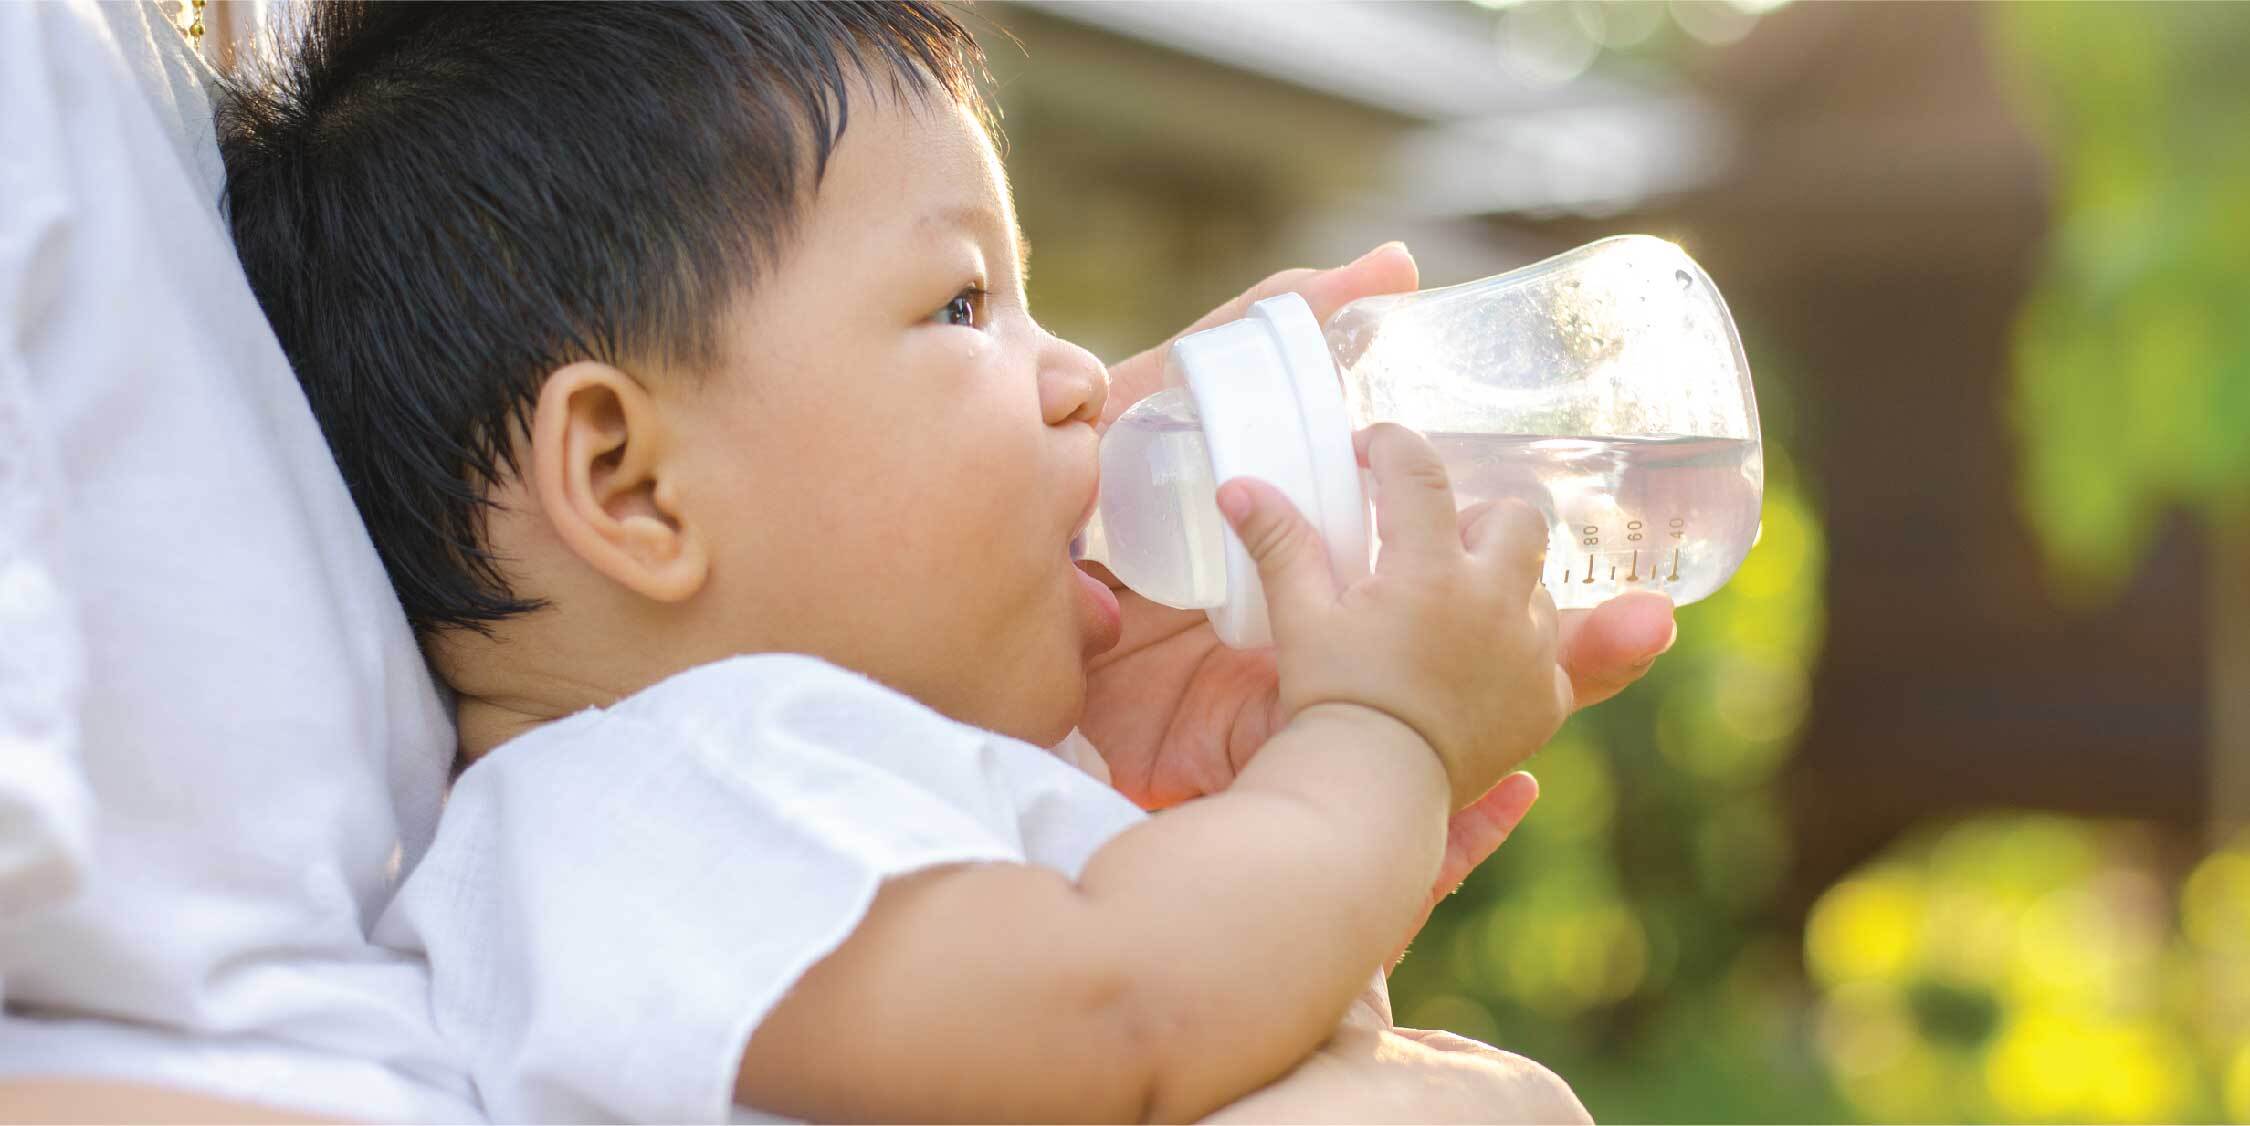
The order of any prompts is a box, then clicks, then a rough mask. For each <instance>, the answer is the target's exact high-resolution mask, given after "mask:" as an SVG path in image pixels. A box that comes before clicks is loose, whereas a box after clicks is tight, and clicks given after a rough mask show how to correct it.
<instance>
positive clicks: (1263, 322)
mask: <svg viewBox="0 0 2250 1126" xmlns="http://www.w3.org/2000/svg"><path fill="white" fill-rule="evenodd" d="M1165 378H1166V381H1167V383H1168V384H1169V385H1170V386H1169V388H1168V389H1167V390H1165V391H1162V392H1159V393H1157V394H1155V395H1151V396H1149V397H1148V398H1146V399H1144V400H1142V401H1141V402H1139V403H1136V404H1134V406H1133V407H1132V409H1130V410H1128V411H1126V412H1125V413H1124V414H1123V415H1122V416H1120V417H1119V418H1118V419H1117V421H1116V423H1115V424H1113V425H1112V426H1111V427H1110V429H1109V431H1108V433H1107V434H1106V435H1105V436H1104V437H1103V440H1102V447H1101V462H1102V478H1101V481H1102V484H1101V498H1100V501H1099V503H1098V506H1097V508H1096V512H1095V516H1094V520H1093V522H1092V523H1091V524H1089V525H1088V527H1087V529H1086V534H1085V536H1084V538H1083V540H1082V541H1081V542H1080V543H1079V544H1078V545H1076V550H1077V554H1078V557H1079V558H1082V559H1092V560H1097V561H1099V562H1101V563H1103V564H1105V565H1106V566H1108V567H1109V569H1110V570H1111V572H1112V573H1114V574H1115V575H1116V576H1117V577H1118V579H1119V580H1121V581H1123V582H1124V583H1125V585H1127V586H1129V587H1131V588H1132V589H1133V590H1135V591H1136V592H1138V593H1140V594H1141V595H1143V596H1144V597H1147V598H1149V599H1151V600H1153V601H1156V602H1161V603H1164V604H1165V605H1168V606H1176V607H1180V608H1182V609H1199V610H1205V611H1207V612H1208V613H1209V614H1210V617H1211V622H1212V624H1213V625H1214V626H1215V627H1216V628H1217V631H1218V634H1219V637H1220V639H1221V640H1223V641H1225V642H1226V643H1227V644H1229V645H1234V646H1249V645H1262V644H1267V643H1268V642H1269V641H1270V640H1271V634H1270V632H1269V631H1268V628H1267V623H1266V613H1265V595H1264V592H1263V590H1262V589H1261V588H1260V587H1259V585H1258V573H1257V568H1256V565H1255V564H1253V563H1252V562H1251V560H1250V557H1249V555H1248V553H1246V552H1245V551H1244V550H1243V548H1242V544H1241V541H1239V540H1238V539H1236V538H1235V535H1234V533H1233V531H1232V529H1230V528H1228V527H1227V524H1226V521H1225V519H1224V518H1223V517H1221V516H1220V515H1219V510H1218V505H1217V502H1216V500H1215V497H1214V494H1215V493H1216V491H1217V486H1218V483H1219V482H1222V481H1226V480H1229V479H1231V478H1233V477H1236V476H1241V475H1248V476H1254V477H1258V478H1260V479H1262V480H1265V481H1267V482H1270V483H1272V484H1273V485H1274V486H1276V487H1277V488H1279V489H1281V491H1282V492H1283V493H1284V494H1286V495H1287V496H1288V497H1289V499H1290V500H1291V501H1292V502H1293V503H1294V504H1295V505H1296V506H1297V510H1298V511H1299V512H1301V513H1303V514H1304V515H1305V518H1306V519H1307V520H1309V521H1311V522H1312V524H1313V526H1314V527H1316V528H1318V529H1319V531H1320V533H1321V536H1322V537H1323V539H1324V540H1325V541H1326V544H1327V547H1328V552H1329V562H1330V564H1331V566H1332V567H1333V569H1334V571H1335V573H1336V577H1337V580H1338V581H1339V582H1340V583H1348V582H1351V581H1353V580H1355V579H1357V578H1359V577H1361V576H1364V575H1366V574H1367V573H1368V570H1369V564H1370V561H1371V559H1372V558H1373V552H1374V548H1375V544H1374V543H1373V542H1372V529H1373V522H1372V521H1371V519H1370V518H1369V510H1368V501H1367V489H1368V486H1369V484H1370V483H1371V479H1369V478H1364V477H1363V475H1362V472H1361V470H1360V469H1359V467H1358V464H1357V462H1356V461H1355V459H1354V457H1353V454H1352V445H1351V435H1352V431H1354V430H1355V429H1357V428H1360V427H1364V426H1366V425H1368V424H1370V423H1373V422H1378V421H1389V422H1396V423H1400V424H1402V425H1405V426H1408V427H1411V428H1413V429H1415V430H1418V431H1420V432H1422V433H1423V434H1424V435H1426V436H1427V437H1428V438H1429V439H1430V441H1431V442H1432V443H1433V444H1434V445H1435V446H1436V447H1437V450H1438V453H1439V455H1440V456H1441V457H1442V458H1443V459H1444V461H1445V467H1446V471H1447V473H1448V475H1449V476H1450V477H1451V479H1452V482H1453V490H1454V494H1455V497H1456V500H1457V501H1458V503H1460V504H1461V505H1462V506H1464V507H1466V506H1468V505H1470V504H1474V503H1476V502H1479V501H1483V500H1490V499H1497V498H1502V497H1514V498H1518V499H1521V500H1523V501H1526V502H1528V503H1530V504H1531V505H1532V506H1533V507H1535V508H1537V509H1538V510H1539V511H1540V512H1541V513H1542V514H1543V515H1545V516H1546V518H1547V525H1548V544H1547V562H1546V571H1545V574H1544V576H1543V581H1544V582H1545V585H1546V587H1547V590H1548V591H1549V592H1550V593H1552V594H1553V595H1554V599H1555V604H1556V605H1557V606H1560V607H1563V608H1566V609H1567V608H1571V607H1585V606H1592V605H1595V604H1596V603H1599V602H1601V601H1603V600H1604V599H1607V598H1609V597H1611V596H1612V595H1615V594H1618V593H1621V592H1623V591H1628V590H1636V589H1647V590H1660V591H1663V592H1665V593H1667V594H1669V595H1671V596H1672V599H1673V601H1675V602H1678V603H1683V604H1684V603H1688V602H1693V601H1695V600H1696V599H1699V598H1702V597H1704V596H1706V595H1708V594H1710V593H1711V592H1712V591H1714V590H1717V589H1718V588H1719V587H1720V586H1721V585H1722V584H1724V583H1725V582H1726V581H1727V579H1728V578H1729V577H1730V576H1732V575H1733V574H1734V571H1735V568H1736V567H1738V566H1740V565H1741V563H1742V559H1743V557H1744V556H1745V555H1746V554H1748V553H1749V550H1750V546H1751V544H1752V542H1753V541H1754V540H1755V539H1756V536H1757V532H1758V514H1759V505H1760V503H1761V501H1762V499H1763V496H1764V491H1765V461H1764V455H1763V447H1762V446H1761V444H1760V441H1759V436H1758V405H1757V400H1756V399H1755V397H1754V396H1753V394H1752V392H1751V387H1750V367H1749V364H1748V362H1747V361H1745V360H1744V359H1743V355H1742V343H1741V340H1740V339H1739V337H1738V336H1737V335H1736V333H1735V328H1734V320H1733V318H1732V317H1730V316H1729V315H1728V314H1727V307H1726V303H1725V302H1724V301H1723V300H1722V299H1721V298H1720V297H1719V291H1718V290H1717V289H1716V288H1715V287H1713V285H1712V284H1711V279H1710V278H1709V277H1708V276H1706V275H1705V274H1704V272H1703V270H1702V268H1701V267H1699V266H1697V265H1696V264H1695V262H1694V261H1693V260H1691V259H1690V258H1689V257H1688V256H1687V254H1686V253H1685V252H1683V251H1681V250H1680V248H1679V247H1677V246H1674V245H1672V244H1671V243H1668V242H1665V241H1663V240H1662V239H1656V238H1650V237H1648V236H1645V235H1625V236H1621V237H1617V238H1608V239H1603V240H1601V241H1600V242H1596V243H1592V244H1589V245H1587V246H1582V247H1579V248H1578V249H1576V250H1572V251H1569V252H1568V253H1565V254H1561V255H1557V256H1556V257H1553V258H1550V259H1547V260H1546V261H1544V262H1540V263H1537V264H1535V265H1531V266H1526V267H1524V268H1522V269H1520V270H1515V271H1512V272H1510V273H1506V274H1501V275H1499V276H1497V277H1490V278H1485V279H1484V280H1482V281H1474V282H1469V283H1467V284H1465V285H1456V286H1449V287H1446V288H1443V289H1429V290H1423V291H1421V292H1418V293H1407V294H1399V295H1395V296H1386V297H1371V298H1367V299H1364V300H1360V301H1355V302H1353V303H1351V304H1350V305H1347V306H1345V307H1344V308H1343V309H1341V310H1339V311H1338V312H1337V313H1336V315H1335V316H1334V317H1333V318H1331V319H1330V320H1329V322H1328V325H1327V328H1326V329H1325V331H1324V330H1323V329H1322V327H1321V325H1320V324H1319V322H1318V321H1316V320H1315V319H1314V317H1313V315H1312V311H1311V309H1310V308H1309V307H1308V306H1307V305H1306V304H1305V302H1304V299H1303V298H1301V297H1299V296H1297V295H1296V294H1293V293H1292V294H1284V295H1282V296H1280V297H1274V298H1270V299H1268V300H1265V301H1261V302H1259V303H1257V304H1256V305H1255V306H1253V307H1252V309H1251V312H1250V315H1249V316H1247V317H1244V318H1243V319H1241V320H1238V321H1234V322H1231V323H1228V324H1224V325H1220V326H1219V327H1217V328H1212V329H1207V330H1205V331H1203V332H1199V333H1195V334H1193V335H1191V336H1186V337H1182V338H1181V339H1180V340H1179V341H1178V342H1177V343H1176V344H1174V345H1173V347H1172V350H1171V352H1170V354H1169V355H1168V356H1167V358H1166V362H1165Z"/></svg>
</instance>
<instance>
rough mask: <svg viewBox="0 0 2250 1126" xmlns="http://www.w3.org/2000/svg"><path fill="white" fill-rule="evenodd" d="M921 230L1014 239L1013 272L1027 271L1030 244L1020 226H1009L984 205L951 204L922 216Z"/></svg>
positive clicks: (1013, 224) (1000, 216) (999, 214)
mask: <svg viewBox="0 0 2250 1126" xmlns="http://www.w3.org/2000/svg"><path fill="white" fill-rule="evenodd" d="M920 223H921V225H923V226H944V227H956V228H959V229H961V230H965V231H969V232H971V233H986V232H992V231H1000V232H1005V233H1006V234H1009V235H1012V236H1014V239H1013V241H1014V243H1015V249H1016V268H1017V269H1018V270H1025V269H1028V268H1029V267H1030V265H1031V240H1030V239H1029V238H1026V237H1024V233H1023V225H1022V224H1021V223H1009V222H1007V221H1006V220H1005V219H1004V218H1003V217H1002V215H1001V213H1000V212H999V211H997V210H994V209H993V208H992V207H991V206H989V205H986V204H981V203H979V204H954V205H951V206H947V207H940V208H938V209H937V210H934V211H929V212H925V213H924V214H923V216H922V218H921V220H920Z"/></svg>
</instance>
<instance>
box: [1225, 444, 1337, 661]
mask: <svg viewBox="0 0 2250 1126" xmlns="http://www.w3.org/2000/svg"><path fill="white" fill-rule="evenodd" d="M1218 500H1219V512H1220V513H1221V514H1223V515H1224V516H1225V517H1226V518H1227V523H1229V524H1231V525H1233V526H1234V534H1235V535H1236V536H1237V537H1239V538H1240V539H1241V540H1242V547H1243V550H1245V551H1247V552H1249V554H1250V559H1251V561H1252V562H1254V563H1256V564H1257V565H1258V582H1259V584H1260V585H1261V586H1263V587H1265V591H1266V611H1267V614H1268V617H1269V620H1271V621H1272V623H1273V628H1274V634H1275V636H1276V637H1279V636H1280V635H1281V634H1282V633H1283V632H1285V631H1289V630H1293V629H1294V628H1295V627H1296V625H1297V623H1300V622H1303V621H1305V620H1306V619H1307V618H1309V617H1311V616H1313V615H1316V614H1318V613H1319V612H1320V611H1321V610H1322V609H1324V608H1325V607H1327V606H1328V605H1329V604H1330V603H1332V602H1334V601H1335V600H1336V577H1335V574H1334V573H1333V572H1332V571H1330V570H1329V567H1328V549H1327V547H1326V546H1325V545H1324V544H1323V543H1322V542H1321V538H1320V532H1319V531H1318V530H1316V529H1315V528H1314V527H1313V526H1312V525H1311V524H1310V523H1308V522H1307V521H1306V520H1305V518H1304V515H1303V514H1302V513H1299V512H1298V511H1297V506H1296V505H1294V504H1291V503H1289V498H1288V497H1286V496H1283V495H1282V493H1281V490H1279V489H1276V488H1274V487H1273V486H1272V485H1269V484H1267V483H1266V482H1264V481H1260V480H1258V479H1257V478H1255V477H1236V478H1234V479H1232V480H1230V481H1228V482H1227V483H1226V484H1223V485H1221V486H1219V495H1218Z"/></svg>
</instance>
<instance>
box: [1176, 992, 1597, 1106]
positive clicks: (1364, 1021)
mask: <svg viewBox="0 0 2250 1126" xmlns="http://www.w3.org/2000/svg"><path fill="white" fill-rule="evenodd" d="M1203 1121H1205V1122H1211V1123H1217V1122H1307V1123H1319V1122H1591V1121H1592V1119H1591V1118H1590V1117H1588V1116H1587V1114H1586V1108H1585V1106H1584V1105H1582V1104H1581V1103H1579V1101H1578V1096H1577V1095H1575V1094H1572V1093H1571V1090H1570V1085H1569V1084H1567V1083H1565V1082H1563V1081H1562V1079H1561V1078H1559V1077H1557V1076H1556V1075H1555V1073H1554V1072H1551V1071H1549V1070H1547V1069H1546V1068H1544V1067H1541V1066H1539V1065H1538V1064H1536V1063H1533V1062H1532V1061H1530V1060H1527V1059H1525V1058H1523V1057H1522V1056H1519V1055H1515V1054H1514V1053H1511V1052H1503V1051H1501V1050H1500V1049H1498V1048H1495V1047H1492V1046H1491V1045H1489V1044H1480V1043H1478V1042H1477V1041H1475V1040H1471V1039H1469V1038H1468V1037H1466V1036H1457V1035H1455V1034H1453V1033H1451V1032H1435V1031H1425V1030H1422V1029H1415V1028H1393V1027H1391V1022H1390V1014H1389V1012H1388V1011H1387V1004H1386V1006H1384V1007H1383V1008H1381V1009H1378V1008H1377V1007H1376V1006H1375V1005H1372V1004H1367V1003H1362V1004H1361V1005H1358V1006H1355V1007H1354V1008H1353V1010H1352V1012H1351V1013H1350V1014H1349V1015H1347V1016H1346V1017H1345V1018H1344V1023H1343V1026H1342V1027H1341V1028H1339V1029H1338V1030H1337V1032H1336V1035H1335V1036H1334V1037H1333V1038H1331V1039H1330V1040H1329V1041H1328V1043H1326V1044H1323V1045H1321V1048H1320V1050H1319V1051H1317V1052H1315V1053H1313V1054H1312V1055H1311V1056H1310V1057H1308V1058H1307V1059H1306V1060H1305V1061H1304V1062H1303V1063H1301V1064H1298V1065H1297V1067H1296V1068H1295V1069H1294V1070H1292V1071H1290V1073H1289V1074H1287V1075H1284V1076H1282V1077H1281V1078H1280V1079H1278V1080H1275V1081H1274V1082H1272V1083H1270V1084H1268V1085H1266V1086H1265V1087H1262V1088H1260V1089H1258V1090H1256V1091H1253V1092H1251V1093H1250V1094H1248V1095H1245V1096H1243V1097H1242V1098H1240V1099H1237V1100H1236V1101H1234V1102H1232V1103H1229V1104H1228V1105H1226V1106H1224V1107H1221V1108H1220V1109H1219V1111H1218V1112H1217V1113H1216V1114H1213V1115H1211V1116H1210V1117H1208V1118H1205V1119H1204V1120H1203Z"/></svg>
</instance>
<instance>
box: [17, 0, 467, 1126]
mask: <svg viewBox="0 0 2250 1126" xmlns="http://www.w3.org/2000/svg"><path fill="white" fill-rule="evenodd" d="M207 73H208V72H207V70H205V69H204V68H203V67H202V66H201V64H200V62H199V61H198V60H197V59H195V57H194V56H193V55H192V54H191V53H190V52H188V51H187V49H186V48H185V46H184V45H183V44H182V42H181V40H180V37H179V33H178V32H177V31H176V30H174V29H173V28H172V27H171V26H169V25H168V24H167V23H166V22H165V20H164V17H163V16H162V15H161V14H159V13H157V12H156V11H155V9H154V8H153V6H150V5H146V4H139V5H124V4H106V5H102V4H93V3H89V2H86V0H74V2H71V3H64V4H28V5H21V4H0V106H5V107H7V108H6V114H7V125H6V129H5V133H6V141H7V153H6V155H5V157H0V999H4V1000H5V1002H6V1009H5V1011H4V1013H0V1074H26V1073H47V1074H71V1075H80V1076H95V1077H114V1078H127V1079H138V1080H143V1081H149V1082H156V1083H168V1084H173V1085H177V1086H184V1087H188V1088H191V1089H195V1090H199V1091H206V1092H210V1093H213V1094H217V1095H222V1096H232V1097H234V1098H239V1099H248V1100H253V1101H264V1102H268V1103H273V1104H277V1105H281V1106H285V1107H290V1108H294V1109H299V1110H304V1111H307V1112H314V1113H322V1112H325V1113H328V1114H333V1115H338V1116H344V1117H359V1118H369V1119H377V1120H383V1119H394V1120H396V1119H459V1118H464V1117H469V1116H473V1115H474V1114H475V1111H476V1107H475V1102H474V1100H473V1097H472V1096H471V1095H470V1094H469V1093H468V1090H467V1085H466V1083H465V1082H464V1081H463V1080H462V1079H461V1077H460V1076H459V1074H458V1071H457V1069H454V1068H452V1067H451V1066H450V1064H449V1062H448V1061H446V1060H445V1059H443V1058H442V1057H441V1056H440V1055H439V1054H438V1048H437V1039H436V1033H435V1030H434V1028H433V1027H432V1026H431V1024H430V1020H429V1012H428V1006H427V969H426V967H425V966H424V965H423V963H422V962H421V960H420V959H419V958H417V957H414V956H410V955H402V954H400V953H398V952H396V951H389V950H384V949H382V948H380V947H377V946H375V945H374V944H372V943H370V942H369V941H368V937H367V935H368V930H369V929H370V928H371V927H372V925H373V923H374V920H375V917H376V914H377V913H378V912H379V911H380V910H381V908H382V907H383V905H384V904H385V903H387V902H388V901H389V899H390V895H391V892H392V890H393V889H394V887H395V881H396V874H397V873H398V872H399V871H400V870H401V869H402V868H411V867H412V865H413V863H414V861H415V859H416V857H417V856H418V855H419V853H420V852H421V850H422V847H423V846H424V845H425V844H426V843H427V842H428V840H429V837H430V834H431V833H432V832H433V830H434V826H435V824H436V821H437V813H438V806H439V802H440V800H441V795H442V793H443V788H444V785H445V779H446V771H447V769H448V766H449V764H450V760H451V758H452V744H453V737H452V732H451V729H450V724H449V723H448V720H447V716H446V714H445V710H444V708H443V706H442V703H441V701H440V698H439V695H438V693H437V690H436V688H435V686H434V685H433V683H432V682H431V679H430V677H429V674H428V672H427V670H426V669H425V668H424V667H423V664H422V662H421V659H420V656H419V654H418V653H417V651H416V649H415V646H414V641H413V638H412V636H411V635H410V633H409V631H408V628H407V624H406V619H405V616H404V615H403V614H402V613H401V612H400V610H399V606H398V601H397V599H396V597H395V596H393V595H392V593H391V590H390V585H389V583H388V582H387V581H386V580H385V578H384V575H383V570H382V567H381V565H380V563H378V561H377V559H376V556H375V551H374V547H373V545H372V544H371V543H370V542H369V540H368V537H367V533H366V531H365V530H364V529H363V528H362V527H361V525H360V522H359V519H358V516H357V514H356V513H355V512H354V510H353V507H352V503H351V499H350V497H349V495H348V494H347V493H346V491H345V489H344V484H343V480H342V477H341V475H340V474H339V473H338V472H337V470H336V467H335V463H334V461H333V460H332V459H331V458H330V457H329V454H328V449H327V445H326V443H324V442H323V441H322V440H321V435H320V431H319V428H318V427H317V426H316V425H315V423H314V421H313V417H312V412H311V411H310V410H309V409H308V407H307V406H306V403H305V399H304V396H303V394H302V393H301V392H300V391H299V389H298V387H297V384H296V381H295V379H294V378H293V377H292V376H291V374H290V371H289V367H288V365H287V363H286V361H285V360H284V358H283V356H282V352H281V348H280V346H279V344H277V343H276V341H275V339H274V336H273V333H272V332H271V330H269V329H268V327H267V326H266V322H265V318H264V317H263V316H262V315H261V314H260V312H259V309H258V306H257V302H256V301H255V300H254V299H253V297H252V296H251V293H250V289H249V285H248V283H247V282H246V281H245V280H244V278H243V275H242V271H241V269H240V267H239V266H238V265H237V264H236V261H235V256H234V249H233V246H232V245H231V243H230V241H229V239H228V237H227V231H226V228H225V225H224V223H223V221H222V220H221V218H220V216H219V212H218V207H217V199H218V174H219V160H218V152H217V148H216V146H215V144H214V141H213V137H212V127H211V119H210V106H209V102H208V100H207V96H206V95H205V93H204V90H203V87H202V85H201V83H202V82H203V81H204V77H205V75H207Z"/></svg>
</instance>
